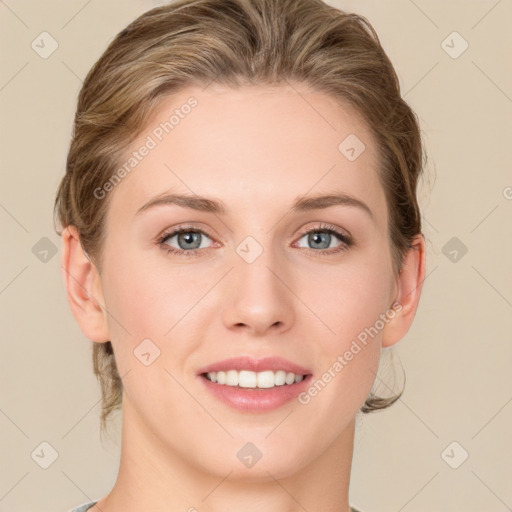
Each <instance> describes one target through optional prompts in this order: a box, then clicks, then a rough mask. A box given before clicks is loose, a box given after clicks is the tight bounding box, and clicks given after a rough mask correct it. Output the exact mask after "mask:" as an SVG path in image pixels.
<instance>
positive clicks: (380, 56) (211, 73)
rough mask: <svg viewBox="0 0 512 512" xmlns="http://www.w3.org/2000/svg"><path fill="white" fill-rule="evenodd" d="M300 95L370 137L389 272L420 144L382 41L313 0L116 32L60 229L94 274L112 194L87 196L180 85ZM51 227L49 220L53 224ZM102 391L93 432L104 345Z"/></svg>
mask: <svg viewBox="0 0 512 512" xmlns="http://www.w3.org/2000/svg"><path fill="white" fill-rule="evenodd" d="M292 81H293V82H296V83H302V84H306V85H308V86H309V87H311V88H312V89H313V90H315V91H318V92H322V93H326V94H328V95H330V96H331V97H332V98H334V99H335V100H336V101H339V102H340V104H342V105H345V106H347V105H349V106H351V107H354V112H356V113H358V114H359V115H360V116H361V118H362V119H363V120H364V121H365V122H366V124H367V126H368V127H369V129H370V130H371V132H372V134H373V136H374V138H375V140H376V143H377V151H378V155H379V160H380V161H379V166H378V175H379V180H380V182H381V184H382V186H383V188H384V191H385V196H386V201H387V205H388V211H389V216H388V226H389V230H388V238H389V244H390V251H391V254H392V261H393V271H394V272H397V273H398V272H400V271H401V266H402V262H403V257H404V256H405V253H406V252H407V250H408V249H410V248H411V247H412V241H413V239H414V238H415V237H416V236H417V235H421V236H423V234H422V232H421V215H420V209H419V206H418V202H417V197H416V187H417V182H418V178H419V177H420V174H421V173H422V170H423V157H425V161H426V155H425V154H424V151H423V145H422V141H421V136H420V129H419V121H418V119H417V116H416V114H415V113H414V112H413V111H412V109H411V108H410V107H409V105H408V104H407V103H406V102H405V101H404V100H403V99H402V97H401V94H400V85H399V81H398V77H397V75H396V72H395V70H394V68H393V65H392V63H391V61H390V60H389V58H388V56H387V55H386V53H385V51H384V49H383V48H382V46H381V44H380V41H379V38H378V36H377V34H376V32H375V30H374V29H373V27H372V26H371V24H370V23H369V21H368V20H367V19H366V18H364V17H363V16H361V15H358V14H354V13H346V12H343V11H342V10H340V9H337V8H334V7H331V6H328V5H327V4H325V3H324V2H323V1H321V0H176V1H174V2H171V3H169V4H167V5H163V6H159V7H156V8H154V9H151V10H149V11H147V12H145V13H143V14H142V15H141V16H139V17H138V18H137V19H135V20H134V21H133V22H131V23H130V24H129V25H128V26H127V27H126V28H125V29H124V30H122V31H121V32H120V33H119V34H118V35H117V36H116V37H115V38H114V39H113V40H112V42H111V43H110V44H109V45H108V47H107V49H106V50H105V51H104V53H103V55H101V57H100V58H99V59H98V61H97V62H96V63H95V64H94V65H93V67H92V68H91V69H90V71H89V73H88V74H87V77H86V78H85V81H84V83H83V86H82V88H81V90H80V93H79V96H78V102H77V110H76V115H75V118H74V124H73V133H72V139H71V143H70V148H69V153H68V156H67V162H66V173H65V175H64V177H63V178H62V181H61V183H60V185H59V188H58V191H57V194H56V198H55V205H54V214H57V215H58V220H59V222H60V224H61V229H60V230H59V228H56V231H57V233H58V234H59V236H60V235H61V234H62V228H65V227H66V226H68V225H74V226H76V228H77V230H78V233H79V236H80V243H81V246H82V248H83V250H84V252H85V253H86V254H87V255H88V257H89V258H90V259H91V261H92V262H93V263H94V264H95V265H96V267H97V268H98V270H99V271H100V272H101V267H102V265H101V261H102V258H101V253H102V247H103V243H104V240H105V231H106V230H105V219H106V212H107V208H108V204H109V197H111V194H109V195H108V196H107V197H106V198H104V199H99V198H98V197H96V195H95V194H94V191H95V190H97V188H98V187H101V186H103V185H104V184H105V183H106V182H107V181H108V180H109V179H110V178H111V177H112V176H113V175H114V173H115V171H116V168H117V167H118V166H119V165H120V162H121V156H122V155H123V153H124V152H125V151H126V150H127V149H128V147H129V145H130V143H131V142H132V141H133V140H134V139H135V138H136V137H137V136H138V135H139V134H140V133H141V131H142V130H143V129H144V128H145V127H146V125H147V122H148V121H149V119H150V117H151V115H152V114H153V113H154V112H155V111H156V109H157V107H158V105H159V104H160V102H161V101H162V100H163V99H165V98H166V97H167V96H168V95H170V94H171V93H173V92H177V91H179V90H182V89H184V88H186V87H187V86H205V87H206V86H207V85H209V84H211V83H214V82H215V83H217V84H220V85H225V86H229V87H233V88H236V87H240V86H244V85H267V86H279V85H286V84H288V83H289V82H292ZM54 220H55V219H54ZM92 359H93V367H94V373H95V375H96V376H97V378H98V379H99V381H100V385H101V392H102V412H101V426H102V430H103V429H104V428H105V425H106V420H107V418H108V417H109V415H110V414H111V413H112V412H113V411H114V410H115V409H119V408H120V407H121V405H122V404H121V402H122V381H121V377H120V375H119V373H118V369H117V366H116V361H115V356H114V351H113V348H112V344H111V342H110V341H107V342H104V343H93V353H92ZM402 393H403V389H402V391H400V393H398V394H396V395H395V396H391V397H388V398H380V397H378V396H376V395H375V394H374V393H373V391H372V392H371V393H370V395H369V396H368V398H367V399H366V401H365V403H364V406H363V407H362V408H361V411H362V412H364V413H366V412H370V411H375V410H379V409H384V408H386V407H389V406H390V405H391V404H392V403H394V402H395V401H396V400H398V399H399V398H400V396H401V395H402Z"/></svg>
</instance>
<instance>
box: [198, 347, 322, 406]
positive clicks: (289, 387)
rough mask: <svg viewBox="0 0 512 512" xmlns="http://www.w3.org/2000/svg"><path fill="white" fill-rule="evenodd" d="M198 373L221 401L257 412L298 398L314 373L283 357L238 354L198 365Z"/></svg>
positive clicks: (209, 390)
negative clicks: (261, 357) (252, 356)
mask: <svg viewBox="0 0 512 512" xmlns="http://www.w3.org/2000/svg"><path fill="white" fill-rule="evenodd" d="M198 377H199V378H200V379H201V381H202V382H203V383H204V386H205V389H206V390H207V391H208V392H209V393H211V394H212V395H213V396H214V397H216V398H217V399H218V400H220V402H222V403H224V404H227V405H228V406H230V407H231V408H234V409H237V410H238V411H243V412H250V413H259V412H266V411H270V410H273V409H276V408H278V407H281V406H283V405H285V404H286V403H288V402H290V401H291V400H293V399H294V398H297V395H298V394H299V393H301V392H302V391H304V390H305V389H306V387H307V386H309V384H310V381H311V379H312V378H313V375H312V372H311V371H310V370H308V369H307V368H305V367H303V366H299V365H297V364H295V363H292V362H291V361H288V360H285V359H282V358H265V359H254V358H251V357H238V358H231V359H226V360H224V361H219V362H217V363H213V364H211V365H209V366H206V367H204V368H201V369H200V370H199V372H198Z"/></svg>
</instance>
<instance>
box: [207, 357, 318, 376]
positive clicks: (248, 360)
mask: <svg viewBox="0 0 512 512" xmlns="http://www.w3.org/2000/svg"><path fill="white" fill-rule="evenodd" d="M228 370H238V371H240V370H249V371H253V372H263V371H266V370H272V371H274V372H276V371H278V370H284V371H286V372H293V373H295V375H309V374H310V373H311V371H310V370H308V369H307V368H304V367H303V366H300V365H298V364H295V363H292V362H291V361H288V360H287V359H283V358H281V357H264V358H262V359H255V358H254V357H250V356H241V357H231V358H229V359H224V360H223V361H217V362H216V363H212V364H209V365H208V366H204V367H203V368H201V369H199V371H198V375H201V374H203V373H208V372H225V371H228Z"/></svg>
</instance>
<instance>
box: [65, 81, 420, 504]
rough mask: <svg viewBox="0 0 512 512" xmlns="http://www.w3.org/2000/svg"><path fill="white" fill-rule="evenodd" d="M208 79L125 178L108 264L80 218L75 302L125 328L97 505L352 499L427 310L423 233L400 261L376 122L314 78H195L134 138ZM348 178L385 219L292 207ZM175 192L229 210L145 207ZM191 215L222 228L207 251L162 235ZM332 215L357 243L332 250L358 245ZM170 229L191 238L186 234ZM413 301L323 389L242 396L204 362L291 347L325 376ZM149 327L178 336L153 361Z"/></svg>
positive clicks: (95, 322)
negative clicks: (406, 345) (372, 400)
mask: <svg viewBox="0 0 512 512" xmlns="http://www.w3.org/2000/svg"><path fill="white" fill-rule="evenodd" d="M298 92H300V94H299V93H298ZM190 96H194V97H195V98H196V99H197V100H198V105H197V107H195V108H194V109H193V110H192V111H191V113H190V114H189V115H188V116H186V117H185V118H184V119H182V120H180V124H179V125H177V126H176V127H175V128H174V130H173V131H172V132H171V133H169V134H168V135H166V136H165V137H164V138H163V140H162V141H161V142H160V143H159V144H158V145H157V147H156V148H154V149H152V150H151V151H150V153H149V154H148V155H147V156H146V157H145V158H144V159H143V160H142V161H141V163H140V164H139V165H138V166H137V167H136V168H135V169H134V170H133V171H132V172H131V173H130V174H128V175H127V176H126V177H125V178H124V179H123V180H122V181H121V183H119V184H118V185H117V186H116V187H115V189H114V190H113V191H111V192H109V194H111V195H112V196H111V197H110V199H111V203H110V204H109V210H108V216H107V222H106V228H107V238H106V243H105V246H104V248H103V260H102V268H101V273H100V272H99V271H98V269H97V267H96V266H95V265H94V264H93V263H92V262H91V261H90V260H89V258H88V257H87V256H86V255H85V254H84V252H83V251H82V248H81V246H80V244H79V237H78V233H77V231H76V229H75V228H74V227H73V226H69V227H68V228H67V229H66V230H65V231H64V233H63V251H62V267H63V270H62V273H63V277H64V280H65V284H66V287H67V295H68V300H69V302H70V305H71V309H72V311H73V314H74V316H75V318H76V320H77V322H78V324H79V325H80V327H81V329H82V331H83V332H84V334H85V335H86V336H87V338H88V339H90V340H93V341H94V342H97V343H102V342H105V341H107V340H111V342H112V344H113V347H114V352H115V355H116V361H117V365H118V368H119V372H120V375H121V376H122V378H123V385H124V391H123V423H122V447H121V450H122V456H121V465H120V470H119V474H118V478H117V482H116V484H115V486H114V488H113V489H112V491H111V492H110V493H109V494H108V495H107V496H105V497H104V498H103V499H101V500H100V501H99V503H98V504H97V505H96V506H95V507H93V508H92V509H91V511H92V512H99V511H100V510H101V511H102V512H121V511H124V512H131V511H140V510H151V511H155V512H159V511H164V510H165V511H166V512H168V511H169V510H183V511H187V510H190V511H192V510H195V509H197V510H201V511H211V512H217V511H218V512H220V511H223V512H224V511H225V510H227V509H226V506H227V505H229V509H230V510H244V511H247V512H252V511H256V510H258V511H259V510H261V509H262V508H264V509H265V510H266V511H268V512H284V511H286V512H288V511H289V512H292V511H299V510H303V509H304V508H305V509H306V510H322V511H324V512H348V511H349V504H348V490H349V479H350V469H351V463H352V454H353V440H354V426H355V417H356V414H357V413H358V411H359V409H360V407H361V406H362V405H363V403H364V401H365V399H366V398H367V396H368V394H369V392H370V390H371V388H372V385H373V383H374V380H375V374H376V373H377V369H378V364H379V358H380V353H381V348H383V347H391V346H392V345H394V344H395V343H397V342H398V341H399V340H400V339H401V338H403V336H404V335H405V334H406V333H407V331H408V329H409V327H410V325H411V324H412V321H413V319H414V316H415V313H416V309H417V305H418V301H419V298H420V294H421V287H422V283H423V280H424V277H425V246H424V240H423V237H421V236H418V237H417V239H416V240H415V241H414V244H413V247H412V249H410V250H409V252H408V254H407V256H406V258H405V261H404V264H403V269H402V272H401V273H400V274H399V275H395V274H394V272H393V269H392V264H391V252H390V246H389V241H388V225H387V218H388V209H387V205H386V201H385V196H384V190H383V188H382V186H381V184H380V182H379V180H378V176H377V170H376V169H377V166H378V155H377V153H376V145H375V141H374V139H373V138H372V135H371V133H370V131H369V130H368V128H367V126H365V124H364V122H362V121H361V119H360V118H359V117H358V116H357V114H356V112H354V111H353V110H352V109H351V108H349V107H348V106H346V107H343V108H342V107H341V106H340V105H339V104H337V103H335V102H334V100H333V99H332V98H331V97H329V96H327V95H325V94H323V93H318V92H314V91H311V90H309V89H307V88H306V87H304V86H302V87H301V86H299V85H298V84H297V85H295V86H294V87H293V88H292V87H290V86H288V85H286V86H279V87H277V88H270V87H267V86H245V87H242V88H240V89H237V90H234V89H229V88H224V87H221V86H213V85H211V86H210V87H208V88H207V89H206V90H201V89H200V88H196V87H190V88H187V89H186V90H183V91H181V92H180V93H178V94H175V95H173V96H172V97H168V98H166V99H165V101H163V102H162V104H161V105H160V106H159V108H158V111H157V112H156V114H155V115H154V117H153V118H152V119H151V121H150V122H149V123H148V126H147V127H146V129H144V130H143V131H142V132H141V135H140V136H139V137H138V139H137V140H136V141H135V142H134V144H133V146H132V148H131V149H132V150H135V149H137V148H139V147H140V146H141V145H142V144H143V143H144V140H145V139H146V137H147V135H148V134H151V132H152V130H153V129H154V128H155V127H156V126H158V124H159V123H160V122H162V121H163V120H166V119H169V117H170V115H171V114H172V112H173V110H174V109H175V108H179V107H180V106H181V105H183V104H184V103H186V101H187V99H188V98H189V97H190ZM349 134H356V135H357V137H358V138H359V139H360V140H361V141H363V142H364V144H365V146H366V149H365V151H364V152H363V153H362V154H361V155H360V156H359V157H358V158H357V159H356V160H354V161H349V160H348V159H347V158H346V157H345V156H344V155H343V154H342V153H341V152H340V151H339V150H338V145H339V144H340V142H341V141H343V140H344V139H345V138H346V137H347V136H348V135H349ZM333 190H337V191H343V192H346V193H348V194H351V195H353V196H355V197H357V198H359V199H360V200H362V201H364V202H365V203H366V204H367V205H368V206H369V208H370V209H371V211H372V212H373V216H374V218H373V219H372V218H371V217H370V216H369V215H368V214H367V213H365V212H364V211H363V210H362V209H360V208H357V207H353V206H347V205H336V206H331V207H329V208H325V209H316V210H312V211H308V212H291V211H290V206H291V204H292V203H293V201H294V200H295V199H297V198H299V197H302V196H304V195H307V196H311V195H316V194H320V193H330V192H332V191H333ZM168 191H170V192H175V193H183V194H190V195H193V194H197V195H199V196H207V197H209V198H215V199H217V200H222V201H223V202H224V203H225V204H226V207H227V208H228V213H227V214H226V215H221V214H214V213H210V212H200V211H195V210H191V209H186V208H182V207H180V206H177V205H161V206H159V207H156V208H154V209H148V210H147V211H146V212H144V213H142V214H139V215H136V211H137V210H138V209H139V208H140V207H141V206H142V205H143V204H144V203H146V202H147V201H148V200H149V199H151V198H153V197H155V196H157V195H159V194H162V193H163V192H168ZM180 223H187V227H194V228H200V229H202V230H204V231H206V233H207V235H208V236H204V235H199V236H200V237H201V236H202V238H201V248H202V249H200V251H201V252H200V254H199V255H197V256H192V257H187V256H186V255H176V254H168V253H167V252H166V251H165V250H164V249H163V247H162V246H159V245H158V243H157V242H156V240H157V238H158V236H159V235H160V234H161V233H163V232H164V230H169V228H173V227H175V226H177V225H178V224H180ZM323 223H326V224H330V225H332V226H335V227H337V228H339V229H340V230H341V231H342V233H345V234H346V233H349V234H350V235H351V236H352V239H353V241H354V244H353V245H352V246H350V247H346V248H345V250H343V251H341V252H338V253H331V254H328V252H329V250H332V248H336V247H338V246H340V244H343V242H341V241H339V240H338V239H337V238H336V237H335V236H334V235H333V236H332V237H331V239H330V240H329V238H328V236H327V238H328V240H327V244H330V245H329V246H328V247H329V249H324V248H322V247H325V246H320V248H318V247H319V246H318V245H315V244H314V241H313V242H312V241H309V242H308V237H307V236H304V235H303V233H304V232H305V231H307V230H309V229H313V228H318V226H320V225H321V224H323ZM189 224H191V225H192V226H189ZM319 231H320V233H318V234H317V236H318V235H322V233H323V232H322V230H321V229H319ZM247 236H251V237H253V238H254V239H255V240H257V242H258V243H259V244H260V245H261V247H262V248H263V252H262V254H261V255H260V256H259V257H258V258H257V259H256V260H255V261H254V262H252V263H248V262H247V261H245V260H244V259H243V258H241V257H240V256H239V254H238V253H237V252H236V248H237V246H238V245H239V244H240V243H241V242H242V241H243V240H244V239H245V237H247ZM166 244H167V245H166V246H167V247H169V246H171V247H174V248H175V249H182V250H190V249H187V248H188V247H191V243H190V240H188V244H189V245H187V243H186V241H185V242H184V241H183V240H182V241H181V245H179V240H178V236H174V237H173V238H172V239H167V241H166ZM395 301H396V302H398V303H399V304H400V305H401V311H400V312H399V313H397V314H396V315H395V316H394V318H393V319H392V320H389V321H388V322H387V323H385V325H384V328H383V329H381V330H380V331H379V333H378V335H377V336H375V337H374V338H373V339H371V341H370V342H369V343H368V344H367V345H366V346H365V347H364V348H363V349H362V350H361V351H360V352H359V353H358V354H357V355H355V356H354V358H353V359H352V360H351V361H350V362H349V363H348V364H347V365H346V366H345V367H344V368H343V370H342V371H341V372H339V373H338V374H337V375H336V377H335V378H333V379H332V380H331V382H329V383H328V385H327V386H325V388H324V389H323V390H322V391H321V392H320V393H318V394H317V396H315V397H313V398H311V400H310V402H309V403H308V404H306V405H303V404H300V403H298V401H296V400H293V401H291V402H289V403H288V404H286V405H284V406H282V407H280V408H278V409H276V410H274V411H270V412H265V413H248V412H241V411H238V410H234V409H232V408H230V407H229V406H227V405H225V404H223V403H221V402H220V401H218V400H217V399H216V398H215V397H214V396H211V394H210V393H207V392H206V391H205V389H204V385H203V383H202V382H201V381H200V378H199V377H198V376H197V375H196V372H197V370H198V369H199V368H200V367H202V366H205V365H206V364H209V363H212V362H215V361H219V360H222V359H225V358H228V357H232V356H235V355H251V356H254V357H257V358H258V357H263V356H280V357H283V358H286V359H289V360H291V361H293V362H296V363H298V364H300V365H303V366H305V367H306V368H309V369H310V370H311V371H312V373H313V376H314V378H319V377H321V376H322V374H323V373H324V372H325V371H326V370H327V369H328V368H329V367H332V365H333V363H334V362H335V361H336V359H337V357H338V356H339V355H340V354H343V353H344V352H345V351H346V350H347V349H348V348H349V347H350V345H351V343H352V341H353V340H354V339H356V337H357V335H358V334H359V333H360V332H361V331H363V330H364V329H365V328H366V327H369V326H372V325H374V324H375V322H376V320H377V319H378V318H379V315H380V314H382V313H385V312H386V311H387V310H389V308H390V307H391V305H392V304H393V303H394V302H395ZM146 338H149V339H151V340H152V342H153V343H154V344H155V345H156V346H157V347H158V348H159V350H160V356H159V357H158V358H157V359H156V360H155V361H154V362H153V363H152V364H150V365H149V366H146V365H144V364H142V363H141V361H140V360H139V359H138V358H137V357H135V356H134V354H133V351H134V350H135V349H136V347H137V346H138V345H139V344H140V343H141V341H142V340H144V339H146ZM249 441H250V442H252V443H253V444H254V445H256V447H257V448H258V449H259V450H260V451H261V452H262V454H263V456H262V458H261V459H260V460H259V461H258V462H257V463H256V464H255V465H254V466H253V467H251V468H247V467H246V466H245V465H244V464H242V463H241V462H240V461H239V459H238V458H237V456H236V454H237V452H238V450H240V448H241V447H242V446H244V445H245V444H246V443H247V442H249ZM192 507H195V508H192Z"/></svg>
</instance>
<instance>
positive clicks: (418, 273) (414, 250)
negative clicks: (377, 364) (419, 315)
mask: <svg viewBox="0 0 512 512" xmlns="http://www.w3.org/2000/svg"><path fill="white" fill-rule="evenodd" d="M425 265H426V262H425V239H424V237H423V235H417V236H416V238H415V239H414V240H413V242H412V247H411V248H410V249H409V250H408V251H407V254H406V255H405V257H404V261H403V264H402V268H401V271H400V273H399V275H398V276H397V278H396V279H397V283H396V284H397V289H398V292H397V295H396V298H395V301H394V302H396V303H397V305H398V306H397V307H395V308H394V309H395V311H396V314H395V316H394V318H393V319H392V320H391V321H390V322H388V323H387V324H386V326H385V327H384V329H383V335H382V347H390V346H392V345H394V344H395V343H398V342H399V341H400V340H401V339H402V338H403V337H404V336H405V335H406V333H407V331H408V330H409V328H410V327H411V325H412V322H413V320H414V317H415V315H416V310H417V308H418V303H419V300H420V296H421V289H422V287H423V281H424V280H425Z"/></svg>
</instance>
